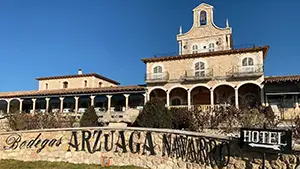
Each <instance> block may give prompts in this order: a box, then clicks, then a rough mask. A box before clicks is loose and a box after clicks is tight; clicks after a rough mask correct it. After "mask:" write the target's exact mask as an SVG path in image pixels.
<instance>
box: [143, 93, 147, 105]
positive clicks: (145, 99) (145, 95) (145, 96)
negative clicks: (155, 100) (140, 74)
mask: <svg viewBox="0 0 300 169" xmlns="http://www.w3.org/2000/svg"><path fill="white" fill-rule="evenodd" d="M143 95H144V105H145V104H146V103H147V94H146V93H144V94H143Z"/></svg>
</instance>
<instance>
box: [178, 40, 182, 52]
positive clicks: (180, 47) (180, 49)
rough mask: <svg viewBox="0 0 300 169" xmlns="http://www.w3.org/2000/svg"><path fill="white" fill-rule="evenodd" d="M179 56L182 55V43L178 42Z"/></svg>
mask: <svg viewBox="0 0 300 169" xmlns="http://www.w3.org/2000/svg"><path fill="white" fill-rule="evenodd" d="M178 45H179V46H178V48H179V55H182V42H181V41H178Z"/></svg>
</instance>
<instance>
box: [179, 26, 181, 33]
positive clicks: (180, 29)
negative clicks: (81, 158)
mask: <svg viewBox="0 0 300 169" xmlns="http://www.w3.org/2000/svg"><path fill="white" fill-rule="evenodd" d="M179 35H182V26H180V28H179Z"/></svg>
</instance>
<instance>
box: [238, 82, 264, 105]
mask: <svg viewBox="0 0 300 169" xmlns="http://www.w3.org/2000/svg"><path fill="white" fill-rule="evenodd" d="M261 90H262V87H261V86H260V85H258V84H257V83H249V82H248V83H244V84H242V85H240V86H239V87H238V94H239V97H241V98H242V99H243V100H242V102H241V104H240V106H247V107H249V106H250V107H253V106H255V105H260V102H261V98H260V94H261Z"/></svg>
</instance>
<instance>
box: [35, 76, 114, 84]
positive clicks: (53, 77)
mask: <svg viewBox="0 0 300 169" xmlns="http://www.w3.org/2000/svg"><path fill="white" fill-rule="evenodd" d="M90 76H94V77H97V78H99V79H102V80H105V81H108V82H110V83H113V84H115V85H119V84H120V83H119V82H117V81H114V80H112V79H109V78H107V77H104V76H102V75H99V74H97V73H87V74H81V75H78V74H76V75H63V76H49V77H39V78H36V80H49V79H65V78H78V77H90Z"/></svg>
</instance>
